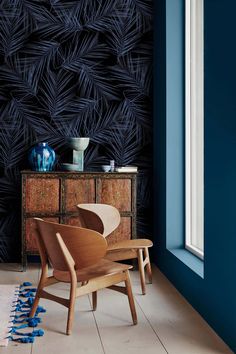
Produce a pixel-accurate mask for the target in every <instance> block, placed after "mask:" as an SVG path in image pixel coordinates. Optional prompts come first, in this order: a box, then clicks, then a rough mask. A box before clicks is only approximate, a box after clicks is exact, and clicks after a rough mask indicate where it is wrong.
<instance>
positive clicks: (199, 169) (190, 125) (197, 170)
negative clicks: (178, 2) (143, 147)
mask: <svg viewBox="0 0 236 354" xmlns="http://www.w3.org/2000/svg"><path fill="white" fill-rule="evenodd" d="M203 1H204V0H185V228H186V229H185V232H186V235H185V248H186V249H187V250H189V251H190V252H192V253H193V254H195V255H196V256H198V257H199V258H201V259H203V258H204V246H203V245H204V79H203V77H204V59H203V49H204V47H203V38H204V35H203V22H204V21H203V18H204V17H203Z"/></svg>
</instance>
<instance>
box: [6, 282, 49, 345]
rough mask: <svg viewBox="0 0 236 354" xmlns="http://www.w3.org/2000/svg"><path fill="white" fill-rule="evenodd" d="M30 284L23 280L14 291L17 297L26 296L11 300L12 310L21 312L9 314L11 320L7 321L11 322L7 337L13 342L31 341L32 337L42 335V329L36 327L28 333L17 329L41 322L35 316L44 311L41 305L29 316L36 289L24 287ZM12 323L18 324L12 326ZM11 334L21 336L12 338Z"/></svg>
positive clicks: (34, 325)
mask: <svg viewBox="0 0 236 354" xmlns="http://www.w3.org/2000/svg"><path fill="white" fill-rule="evenodd" d="M31 285H32V284H31V283H30V282H24V283H23V284H22V285H21V286H20V287H19V289H17V290H16V292H15V293H16V294H17V295H19V297H23V298H26V300H25V301H24V300H21V299H20V298H19V299H18V300H17V301H14V302H13V304H14V306H13V307H14V309H13V310H12V312H21V313H20V314H17V315H15V316H13V315H12V316H10V317H12V321H9V322H11V323H12V326H11V327H9V328H10V330H9V333H11V335H10V336H9V337H8V338H9V339H10V340H13V341H15V342H21V343H33V342H34V337H41V336H43V335H44V331H43V330H41V329H37V330H35V329H34V330H33V331H32V332H29V333H21V332H19V330H20V329H23V328H27V327H32V328H35V327H37V325H38V323H40V322H41V318H39V317H37V315H38V314H39V313H44V312H46V310H45V309H44V308H43V307H42V306H38V307H37V310H36V312H35V317H29V315H30V311H31V308H32V305H33V303H34V296H35V292H36V291H37V289H36V288H24V287H27V286H31ZM14 324H19V325H18V326H14ZM13 335H16V336H21V338H14V336H13Z"/></svg>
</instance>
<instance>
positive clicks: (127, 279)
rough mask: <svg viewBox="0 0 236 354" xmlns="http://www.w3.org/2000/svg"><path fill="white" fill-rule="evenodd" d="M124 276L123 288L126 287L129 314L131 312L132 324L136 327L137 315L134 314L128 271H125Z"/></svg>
mask: <svg viewBox="0 0 236 354" xmlns="http://www.w3.org/2000/svg"><path fill="white" fill-rule="evenodd" d="M125 274H126V280H125V286H126V293H127V296H128V299H129V306H130V312H131V316H132V320H133V324H134V325H136V324H137V323H138V320H137V314H136V309H135V303H134V297H133V292H132V287H131V281H130V275H129V271H128V270H126V271H125Z"/></svg>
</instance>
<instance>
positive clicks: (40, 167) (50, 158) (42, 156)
mask: <svg viewBox="0 0 236 354" xmlns="http://www.w3.org/2000/svg"><path fill="white" fill-rule="evenodd" d="M28 157H29V163H30V166H31V169H32V170H33V171H39V172H46V171H52V169H53V166H54V163H55V159H56V155H55V151H54V150H53V149H52V148H51V147H50V146H49V145H48V143H38V144H37V145H35V146H34V147H33V148H32V149H31V150H30V151H29V156H28Z"/></svg>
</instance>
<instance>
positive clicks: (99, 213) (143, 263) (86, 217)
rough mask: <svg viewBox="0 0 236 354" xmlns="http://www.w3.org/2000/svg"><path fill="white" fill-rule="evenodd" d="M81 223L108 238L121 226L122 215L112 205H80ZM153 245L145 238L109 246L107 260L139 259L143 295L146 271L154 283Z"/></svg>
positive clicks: (78, 206) (150, 280)
mask: <svg viewBox="0 0 236 354" xmlns="http://www.w3.org/2000/svg"><path fill="white" fill-rule="evenodd" d="M77 208H78V211H79V217H80V222H81V225H82V226H83V227H86V228H88V229H91V230H95V231H97V232H99V233H100V234H102V235H103V236H104V237H108V239H109V235H111V233H112V232H113V231H114V230H115V229H116V228H117V227H118V226H119V224H120V213H119V211H118V210H117V209H116V208H115V207H113V206H112V205H107V204H94V203H90V204H78V205H77ZM152 245H153V243H152V241H150V240H148V239H144V238H142V239H141V238H140V239H136V240H135V239H133V240H125V241H120V242H116V243H114V244H111V245H109V244H108V248H107V254H106V259H109V260H112V261H121V260H127V259H134V258H137V259H138V265H139V274H140V281H141V288H142V294H145V293H146V285H145V269H146V271H147V275H148V278H149V282H150V283H152V270H151V263H150V258H149V251H148V248H149V247H151V246H152Z"/></svg>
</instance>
